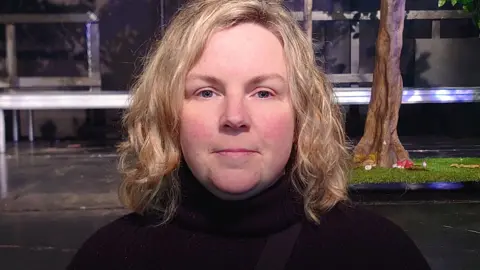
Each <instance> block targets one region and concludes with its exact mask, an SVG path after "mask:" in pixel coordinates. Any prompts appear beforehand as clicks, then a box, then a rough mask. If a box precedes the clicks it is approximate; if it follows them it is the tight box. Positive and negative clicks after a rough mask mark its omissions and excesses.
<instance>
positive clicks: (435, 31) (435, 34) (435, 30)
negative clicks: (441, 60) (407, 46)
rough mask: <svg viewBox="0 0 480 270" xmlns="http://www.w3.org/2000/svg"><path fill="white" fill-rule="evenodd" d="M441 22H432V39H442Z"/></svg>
mask: <svg viewBox="0 0 480 270" xmlns="http://www.w3.org/2000/svg"><path fill="white" fill-rule="evenodd" d="M440 22H441V21H440V20H433V21H432V39H438V38H440Z"/></svg>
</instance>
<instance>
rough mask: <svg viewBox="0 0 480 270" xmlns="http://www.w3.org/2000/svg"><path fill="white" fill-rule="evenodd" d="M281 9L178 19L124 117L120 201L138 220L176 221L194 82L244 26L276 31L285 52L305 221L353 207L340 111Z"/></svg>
mask: <svg viewBox="0 0 480 270" xmlns="http://www.w3.org/2000/svg"><path fill="white" fill-rule="evenodd" d="M279 2H280V1H272V0H270V1H268V0H196V1H190V2H188V3H187V4H186V5H185V6H184V7H183V8H181V9H180V10H179V12H178V13H177V14H176V15H175V17H174V18H173V20H172V22H171V23H170V25H169V27H168V28H167V30H166V32H165V35H164V36H163V38H162V39H161V40H159V41H158V44H156V46H154V49H153V51H152V52H151V53H150V55H149V57H148V58H147V59H146V63H145V69H144V71H143V73H142V74H141V76H140V77H139V78H138V81H137V82H136V84H135V86H134V88H133V90H132V96H131V100H130V102H131V103H130V106H129V108H128V109H127V111H126V113H125V116H124V122H123V124H124V126H125V127H126V129H127V131H128V140H126V141H124V142H122V143H121V144H120V145H119V147H118V151H119V154H120V161H119V170H120V172H121V173H122V176H123V181H122V184H121V186H120V190H119V197H120V200H121V202H122V203H123V204H124V205H125V206H126V207H127V208H129V209H131V210H133V211H135V212H138V213H144V212H145V211H150V210H155V211H160V212H161V213H162V215H163V222H168V221H169V220H171V218H173V216H174V215H175V211H176V208H177V206H178V204H179V200H180V183H179V179H178V169H179V165H180V162H181V160H182V153H181V150H180V149H181V148H180V143H179V121H180V120H181V119H179V115H180V110H181V104H182V99H183V95H184V87H185V86H184V84H185V78H186V75H187V73H188V72H189V70H190V69H191V68H192V67H193V66H194V65H195V63H196V62H197V61H198V59H199V58H200V56H201V54H202V51H203V48H204V46H205V44H206V42H207V41H208V39H209V37H210V36H211V35H212V33H214V32H215V31H218V30H221V29H226V28H229V27H233V26H235V25H238V24H241V23H255V24H258V25H261V26H263V27H265V28H266V29H269V30H270V31H271V32H272V33H273V34H275V35H276V36H277V37H278V39H279V40H280V42H281V43H282V45H283V48H284V53H285V57H286V61H287V70H288V76H289V78H288V79H289V84H290V91H291V99H292V103H293V107H294V110H295V113H296V115H295V117H296V127H295V136H296V141H295V143H294V148H293V150H292V169H291V170H290V172H289V173H290V174H291V179H292V181H293V183H294V185H295V187H297V189H298V190H299V191H300V192H301V193H302V195H303V198H304V209H305V214H306V215H307V217H308V218H310V219H311V220H313V221H316V222H318V221H319V215H320V214H322V212H324V211H328V210H329V209H330V208H332V207H333V206H334V205H336V204H337V203H338V202H340V201H345V200H346V199H347V179H348V164H347V163H348V160H349V159H348V152H347V150H346V140H345V134H344V130H343V123H342V117H341V111H340V107H339V106H338V105H337V103H336V101H335V98H334V95H333V90H332V86H331V85H330V84H329V83H328V81H327V79H326V77H325V75H324V74H323V72H322V71H321V70H320V69H319V68H318V67H317V64H316V61H315V54H314V51H313V49H312V44H311V41H310V40H308V38H307V36H306V34H305V33H304V32H303V31H302V29H301V28H300V27H299V25H298V23H297V21H296V20H295V19H294V18H293V17H292V15H291V13H290V12H289V10H288V9H286V8H285V7H284V6H283V5H282V4H281V3H279Z"/></svg>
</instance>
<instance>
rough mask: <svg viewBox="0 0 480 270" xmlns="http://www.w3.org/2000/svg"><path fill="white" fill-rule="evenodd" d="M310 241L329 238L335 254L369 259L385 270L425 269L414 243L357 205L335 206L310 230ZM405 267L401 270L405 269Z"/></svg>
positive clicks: (384, 218) (385, 220)
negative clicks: (387, 269)
mask: <svg viewBox="0 0 480 270" xmlns="http://www.w3.org/2000/svg"><path fill="white" fill-rule="evenodd" d="M312 228H313V230H312V231H311V233H312V235H311V236H312V239H316V240H314V241H319V242H320V241H322V240H323V241H325V239H332V242H334V243H332V245H333V246H337V247H338V249H339V252H347V253H348V252H350V251H351V256H352V257H355V258H358V260H363V259H365V260H366V261H365V263H369V262H368V260H373V262H375V264H377V265H384V266H386V267H387V266H388V267H389V269H403V268H401V267H407V268H408V267H410V269H429V266H428V263H427V261H426V260H425V258H424V256H423V254H422V253H421V251H420V249H419V248H418V247H417V245H416V243H415V242H414V241H413V240H412V238H410V236H409V235H408V234H407V232H406V231H405V230H404V229H402V227H400V226H399V225H397V224H396V223H394V222H393V221H392V220H390V219H389V218H386V217H385V216H383V215H380V214H378V213H376V212H374V211H372V210H369V209H368V208H365V207H363V206H360V205H357V204H353V203H350V204H345V203H342V204H338V205H337V206H335V207H334V208H333V209H331V210H330V211H329V212H327V213H326V214H325V215H323V216H322V217H321V219H320V224H319V225H317V226H313V227H312ZM407 268H405V269H407Z"/></svg>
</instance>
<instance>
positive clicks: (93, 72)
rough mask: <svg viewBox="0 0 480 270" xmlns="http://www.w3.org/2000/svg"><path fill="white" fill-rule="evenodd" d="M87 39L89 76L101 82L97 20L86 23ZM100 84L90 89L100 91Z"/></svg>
mask: <svg viewBox="0 0 480 270" xmlns="http://www.w3.org/2000/svg"><path fill="white" fill-rule="evenodd" d="M85 35H86V40H87V59H88V77H90V78H91V79H93V80H94V81H95V82H100V30H99V28H98V23H97V22H88V23H86V24H85ZM100 90H101V88H100V86H92V87H90V91H100Z"/></svg>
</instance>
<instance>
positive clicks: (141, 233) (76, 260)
mask: <svg viewBox="0 0 480 270" xmlns="http://www.w3.org/2000/svg"><path fill="white" fill-rule="evenodd" d="M155 227H157V226H156V225H155V223H154V222H152V221H151V220H150V219H148V218H146V217H144V216H142V215H140V214H137V213H130V214H126V215H123V216H121V217H119V218H117V219H115V220H113V221H112V222H110V223H108V224H106V225H104V226H102V227H101V228H100V229H98V230H97V231H96V232H94V233H93V234H92V235H91V236H90V237H89V238H88V239H87V240H86V241H85V242H84V243H83V244H82V245H81V247H80V248H79V249H78V251H77V252H76V254H75V255H74V257H73V259H72V260H71V262H70V264H69V265H68V267H67V269H93V268H95V269H99V268H98V267H101V266H105V267H106V269H112V267H113V268H115V269H122V267H123V266H124V265H125V264H127V263H128V262H127V261H125V260H131V259H134V258H136V259H139V258H137V257H138V256H145V255H147V253H148V250H145V249H146V244H147V242H148V241H149V238H150V237H151V236H152V229H153V228H155ZM157 231H158V230H155V232H156V233H157ZM126 255H128V256H126ZM135 261H141V260H135ZM112 264H118V267H114V265H112Z"/></svg>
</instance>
